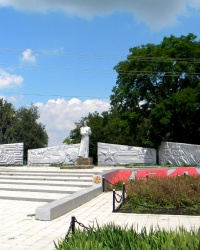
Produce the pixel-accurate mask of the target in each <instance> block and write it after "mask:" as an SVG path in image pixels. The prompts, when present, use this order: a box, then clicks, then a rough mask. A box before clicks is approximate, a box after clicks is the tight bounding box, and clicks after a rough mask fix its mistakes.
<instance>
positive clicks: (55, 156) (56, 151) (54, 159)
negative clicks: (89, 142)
mask: <svg viewBox="0 0 200 250" xmlns="http://www.w3.org/2000/svg"><path fill="white" fill-rule="evenodd" d="M79 147H80V144H70V145H62V146H56V147H47V148H38V149H30V150H28V165H29V166H34V165H51V164H60V165H65V164H66V165H67V164H75V162H76V159H77V157H78V151H79Z"/></svg>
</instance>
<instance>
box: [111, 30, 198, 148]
mask: <svg viewBox="0 0 200 250" xmlns="http://www.w3.org/2000/svg"><path fill="white" fill-rule="evenodd" d="M130 52H131V54H130V55H129V56H128V57H127V60H126V61H123V62H120V63H119V64H118V65H117V66H116V67H115V70H116V71H117V73H118V78H117V83H116V86H115V87H114V88H113V95H112V96H111V105H112V107H113V108H115V109H117V110H118V111H119V113H120V114H121V119H123V120H125V121H127V122H128V124H129V126H128V127H129V132H130V135H129V136H130V137H131V138H132V141H133V142H135V143H136V144H137V145H138V146H150V147H152V146H153V147H157V146H158V145H159V144H160V142H161V141H162V140H168V141H177V140H178V142H187V143H198V142H199V141H200V132H199V128H200V123H199V120H198V117H200V108H199V106H200V99H199V97H200V87H199V82H200V64H199V58H200V42H199V41H197V40H196V36H195V35H193V34H189V35H187V36H181V37H179V38H177V37H175V36H170V37H169V38H166V37H164V39H163V41H162V42H161V44H159V45H154V44H147V45H142V46H140V47H134V48H132V49H130ZM191 131H192V132H191ZM191 136H192V137H191Z"/></svg>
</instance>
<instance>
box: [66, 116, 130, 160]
mask: <svg viewBox="0 0 200 250" xmlns="http://www.w3.org/2000/svg"><path fill="white" fill-rule="evenodd" d="M84 121H87V125H88V126H89V127H91V130H92V134H91V136H90V157H93V161H94V163H95V162H97V143H98V142H104V143H116V144H124V143H126V140H125V138H127V135H128V133H127V124H126V121H121V120H120V118H119V117H118V114H117V112H114V111H113V112H112V113H111V112H109V111H108V112H103V113H102V114H101V115H100V114H99V113H98V112H95V113H93V114H89V115H88V116H87V117H83V118H82V119H81V120H80V121H79V122H77V123H75V124H76V128H75V129H74V130H72V131H71V132H70V136H69V138H66V139H65V140H64V141H63V142H65V143H66V142H68V141H70V142H71V143H73V144H75V143H80V141H81V135H80V128H81V127H82V126H83V123H84Z"/></svg>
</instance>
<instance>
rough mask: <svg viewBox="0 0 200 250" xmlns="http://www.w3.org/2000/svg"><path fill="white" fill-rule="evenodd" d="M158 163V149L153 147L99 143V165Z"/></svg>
mask: <svg viewBox="0 0 200 250" xmlns="http://www.w3.org/2000/svg"><path fill="white" fill-rule="evenodd" d="M135 163H141V164H156V150H155V149H153V148H143V147H133V146H126V145H117V144H108V143H100V142H99V143H98V165H99V166H115V165H129V164H135Z"/></svg>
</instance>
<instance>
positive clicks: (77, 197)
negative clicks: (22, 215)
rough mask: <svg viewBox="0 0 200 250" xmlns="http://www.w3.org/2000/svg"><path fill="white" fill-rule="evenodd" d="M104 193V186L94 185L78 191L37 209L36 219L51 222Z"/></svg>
mask: <svg viewBox="0 0 200 250" xmlns="http://www.w3.org/2000/svg"><path fill="white" fill-rule="evenodd" d="M101 193H102V184H98V185H94V186H92V187H89V188H86V189H84V190H81V191H78V192H76V193H74V194H72V195H70V196H67V197H65V198H62V199H59V200H55V201H53V202H51V203H48V204H46V205H43V206H41V207H38V208H36V218H37V219H39V220H44V221H50V220H53V219H56V218H58V217H59V216H61V215H64V214H66V213H68V212H69V211H71V210H73V209H75V208H77V207H79V206H81V205H83V204H84V203H86V202H88V201H90V200H91V199H93V198H95V197H96V196H97V195H99V194H101Z"/></svg>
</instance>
